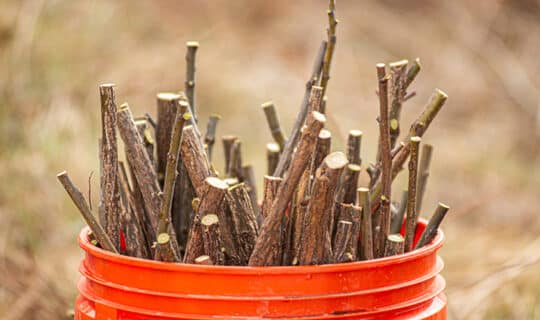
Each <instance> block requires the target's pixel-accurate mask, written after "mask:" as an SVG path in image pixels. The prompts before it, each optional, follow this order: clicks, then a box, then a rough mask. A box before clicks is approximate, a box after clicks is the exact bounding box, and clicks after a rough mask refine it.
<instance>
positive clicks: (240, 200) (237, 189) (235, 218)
mask: <svg viewBox="0 0 540 320" xmlns="http://www.w3.org/2000/svg"><path fill="white" fill-rule="evenodd" d="M226 199H227V203H228V205H229V209H230V210H231V217H232V222H233V225H234V239H235V240H236V247H237V249H238V253H239V255H240V257H241V261H242V264H243V265H245V264H247V263H248V260H249V257H250V256H251V252H252V251H253V247H254V246H255V241H256V240H257V233H258V230H257V229H258V226H257V216H256V214H255V210H254V209H253V207H252V205H251V200H250V198H249V193H248V191H247V187H246V185H245V184H244V183H240V184H237V185H236V186H233V187H230V188H229V189H228V190H227V193H226Z"/></svg>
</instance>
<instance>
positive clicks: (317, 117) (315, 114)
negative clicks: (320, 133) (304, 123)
mask: <svg viewBox="0 0 540 320" xmlns="http://www.w3.org/2000/svg"><path fill="white" fill-rule="evenodd" d="M311 114H312V115H313V118H315V120H316V121H318V122H322V123H325V122H326V117H325V116H324V114H322V113H320V112H319V111H313V112H311Z"/></svg>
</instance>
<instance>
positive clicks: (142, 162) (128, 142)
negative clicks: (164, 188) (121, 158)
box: [117, 103, 161, 230]
mask: <svg viewBox="0 0 540 320" xmlns="http://www.w3.org/2000/svg"><path fill="white" fill-rule="evenodd" d="M117 116H118V131H119V132H120V136H121V137H122V140H123V141H124V148H125V150H126V156H127V158H128V161H129V164H130V165H131V166H132V168H133V172H134V174H135V178H136V180H137V184H138V186H139V188H140V190H141V193H142V195H143V199H144V206H145V209H146V212H147V214H148V217H149V220H150V223H151V224H152V229H153V230H157V226H158V217H159V210H160V208H161V190H160V188H159V184H158V181H157V176H156V172H155V171H154V168H153V166H152V162H151V161H150V158H149V157H148V154H147V153H146V149H145V148H144V145H143V142H142V139H141V137H140V136H139V133H138V132H137V127H136V126H135V123H134V122H133V116H132V115H131V111H130V109H129V106H128V104H127V103H125V104H123V105H121V106H120V108H119V110H118V112H117Z"/></svg>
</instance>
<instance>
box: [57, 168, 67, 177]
mask: <svg viewBox="0 0 540 320" xmlns="http://www.w3.org/2000/svg"><path fill="white" fill-rule="evenodd" d="M67 174H68V173H67V171H66V170H64V171H62V172H60V173H58V174H57V175H56V177H57V178H61V177H64V176H67Z"/></svg>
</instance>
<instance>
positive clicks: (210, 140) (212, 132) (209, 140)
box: [204, 114, 221, 162]
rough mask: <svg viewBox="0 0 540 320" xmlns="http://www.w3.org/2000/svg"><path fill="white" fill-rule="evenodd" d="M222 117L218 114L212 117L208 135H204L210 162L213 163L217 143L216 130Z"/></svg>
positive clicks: (207, 130) (209, 120) (207, 128)
mask: <svg viewBox="0 0 540 320" xmlns="http://www.w3.org/2000/svg"><path fill="white" fill-rule="evenodd" d="M220 119H221V116H220V115H218V114H212V115H210V118H209V119H208V125H207V126H206V134H205V135H204V144H205V145H206V148H207V151H208V160H209V161H210V162H212V150H213V147H214V143H215V142H216V128H217V124H218V122H219V120H220Z"/></svg>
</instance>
